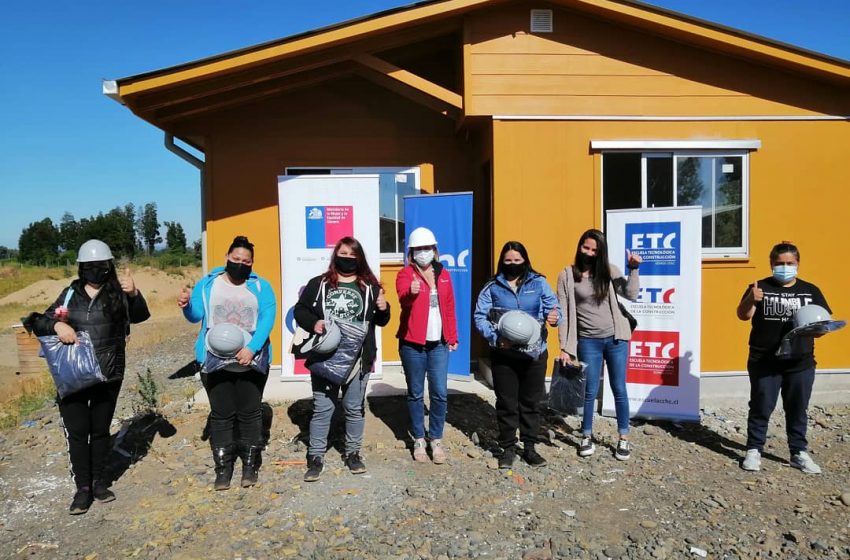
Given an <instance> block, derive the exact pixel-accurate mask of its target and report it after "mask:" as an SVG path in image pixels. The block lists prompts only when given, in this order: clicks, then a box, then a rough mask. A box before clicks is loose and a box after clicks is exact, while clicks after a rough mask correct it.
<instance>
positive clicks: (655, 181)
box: [602, 151, 748, 257]
mask: <svg viewBox="0 0 850 560" xmlns="http://www.w3.org/2000/svg"><path fill="white" fill-rule="evenodd" d="M747 164H748V153H747V152H744V151H728V152H727V151H724V152H720V151H717V152H715V151H711V152H705V151H700V152H697V151H681V152H679V151H676V152H661V151H657V152H628V151H622V152H620V151H617V152H604V153H603V154H602V206H603V211H604V210H613V209H618V208H654V207H669V206H673V207H675V206H702V216H703V221H702V250H703V256H707V257H712V256H714V257H741V256H746V255H747V226H748V224H747V194H748V184H747V176H748V172H747ZM603 219H604V214H603Z"/></svg>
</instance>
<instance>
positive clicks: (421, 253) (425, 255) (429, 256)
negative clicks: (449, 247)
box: [413, 249, 434, 267]
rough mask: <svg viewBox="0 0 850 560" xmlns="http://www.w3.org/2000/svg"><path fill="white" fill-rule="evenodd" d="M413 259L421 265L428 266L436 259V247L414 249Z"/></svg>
mask: <svg viewBox="0 0 850 560" xmlns="http://www.w3.org/2000/svg"><path fill="white" fill-rule="evenodd" d="M413 260H414V261H416V264H418V265H419V266H421V267H426V266H428V265H429V264H431V261H433V260H434V249H414V251H413Z"/></svg>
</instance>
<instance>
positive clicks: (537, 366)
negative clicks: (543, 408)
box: [491, 351, 549, 449]
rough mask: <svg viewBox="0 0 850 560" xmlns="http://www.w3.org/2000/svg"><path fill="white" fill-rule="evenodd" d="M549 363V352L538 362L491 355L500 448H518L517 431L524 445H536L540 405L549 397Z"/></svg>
mask: <svg viewBox="0 0 850 560" xmlns="http://www.w3.org/2000/svg"><path fill="white" fill-rule="evenodd" d="M548 361H549V354H548V353H547V352H543V354H541V355H540V357H538V358H537V359H536V360H530V359H527V358H522V357H513V356H510V355H508V354H506V353H502V352H499V351H494V352H493V353H492V354H491V362H492V363H491V365H492V369H493V389H494V390H495V392H496V421H497V423H498V425H499V445H500V446H501V447H502V448H503V449H507V448H509V447H513V446H514V445H516V442H517V437H516V431H517V427H518V428H519V436H520V440H521V441H522V442H523V443H524V444H535V443H537V438H538V432H539V430H540V401H541V400H542V399H543V395H544V394H545V393H546V384H545V383H546V365H547V363H548Z"/></svg>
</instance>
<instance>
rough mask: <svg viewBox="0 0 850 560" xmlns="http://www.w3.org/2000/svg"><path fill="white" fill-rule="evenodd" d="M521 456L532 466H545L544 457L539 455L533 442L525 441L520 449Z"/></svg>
mask: <svg viewBox="0 0 850 560" xmlns="http://www.w3.org/2000/svg"><path fill="white" fill-rule="evenodd" d="M522 458H523V459H525V462H526V463H528V464H529V465H531V466H532V467H545V466H546V459H544V458H543V457H541V456H540V453H538V452H537V451H536V450H535V449H534V444H533V443H527V442H526V443H525V445H524V446H523V450H522Z"/></svg>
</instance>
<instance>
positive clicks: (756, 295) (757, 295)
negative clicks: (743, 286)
mask: <svg viewBox="0 0 850 560" xmlns="http://www.w3.org/2000/svg"><path fill="white" fill-rule="evenodd" d="M750 290H751V291H752V293H753V301H754V302H756V303H758V302H760V301H761V300H763V299H764V290H762V289H761V288H759V283H758V280H756V281H755V282H753V285H752V286H751V287H750Z"/></svg>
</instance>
